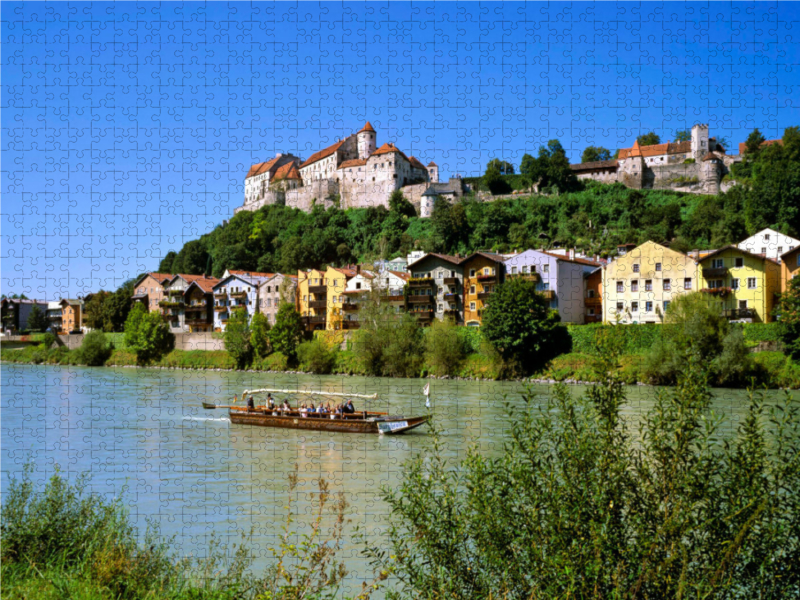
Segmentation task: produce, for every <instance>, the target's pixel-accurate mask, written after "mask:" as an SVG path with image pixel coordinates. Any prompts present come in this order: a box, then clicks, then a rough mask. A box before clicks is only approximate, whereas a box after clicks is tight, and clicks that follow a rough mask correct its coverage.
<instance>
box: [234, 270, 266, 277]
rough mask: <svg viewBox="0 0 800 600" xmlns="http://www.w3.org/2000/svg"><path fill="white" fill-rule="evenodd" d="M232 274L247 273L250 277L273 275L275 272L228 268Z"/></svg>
mask: <svg viewBox="0 0 800 600" xmlns="http://www.w3.org/2000/svg"><path fill="white" fill-rule="evenodd" d="M228 273H230V274H231V275H247V276H248V277H272V276H273V275H275V273H259V272H258V271H234V270H232V269H228Z"/></svg>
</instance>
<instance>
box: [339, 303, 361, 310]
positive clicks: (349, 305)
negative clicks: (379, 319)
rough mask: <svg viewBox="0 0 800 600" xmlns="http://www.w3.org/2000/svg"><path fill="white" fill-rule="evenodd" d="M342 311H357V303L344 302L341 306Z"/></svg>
mask: <svg viewBox="0 0 800 600" xmlns="http://www.w3.org/2000/svg"><path fill="white" fill-rule="evenodd" d="M342 310H344V311H347V312H353V311H356V310H358V302H345V303H344V304H342Z"/></svg>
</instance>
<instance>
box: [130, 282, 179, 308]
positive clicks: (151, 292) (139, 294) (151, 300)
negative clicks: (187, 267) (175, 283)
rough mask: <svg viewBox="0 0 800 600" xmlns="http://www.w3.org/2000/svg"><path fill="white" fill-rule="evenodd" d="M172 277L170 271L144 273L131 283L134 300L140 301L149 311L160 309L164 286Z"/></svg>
mask: <svg viewBox="0 0 800 600" xmlns="http://www.w3.org/2000/svg"><path fill="white" fill-rule="evenodd" d="M173 277H174V275H172V274H171V273H145V274H144V275H142V276H141V277H140V278H139V279H137V280H136V283H134V284H133V296H132V300H133V301H134V302H141V303H142V304H144V306H145V308H146V309H147V310H148V311H149V312H153V311H160V310H161V308H160V307H159V304H160V302H161V301H162V300H163V299H164V286H165V285H166V284H167V283H169V281H170V280H171V279H172V278H173Z"/></svg>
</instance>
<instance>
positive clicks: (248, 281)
mask: <svg viewBox="0 0 800 600" xmlns="http://www.w3.org/2000/svg"><path fill="white" fill-rule="evenodd" d="M226 272H227V273H229V275H228V276H227V277H223V278H222V279H220V281H219V283H217V284H216V285H215V286H214V287H213V290H214V331H225V327H226V326H227V324H228V320H229V319H230V318H231V317H232V316H233V313H234V311H236V310H237V309H239V308H244V309H245V310H246V311H247V316H248V320H249V319H252V318H253V315H254V314H255V312H256V310H258V305H257V298H258V286H259V285H261V284H262V283H263V282H264V281H266V280H267V279H270V278H271V277H272V276H273V275H274V273H258V272H255V271H233V270H231V271H226Z"/></svg>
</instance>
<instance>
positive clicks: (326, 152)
mask: <svg viewBox="0 0 800 600" xmlns="http://www.w3.org/2000/svg"><path fill="white" fill-rule="evenodd" d="M342 144H344V140H339V141H338V142H336V143H335V144H332V145H330V146H328V147H327V148H325V149H323V150H320V151H319V152H317V153H315V154H312V155H311V156H309V157H308V160H306V162H304V163H303V164H302V165H300V168H301V169H302V168H303V167H307V166H309V165H313V164H314V163H315V162H318V161H320V160H322V159H323V158H327V157H329V156H330V155H331V154H333V153H334V152H336V151H337V150H338V149H339V148H341V147H342Z"/></svg>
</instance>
